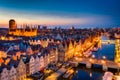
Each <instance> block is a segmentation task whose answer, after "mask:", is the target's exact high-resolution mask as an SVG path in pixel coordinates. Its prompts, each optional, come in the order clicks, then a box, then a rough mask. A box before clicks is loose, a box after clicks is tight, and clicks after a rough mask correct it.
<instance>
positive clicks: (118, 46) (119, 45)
mask: <svg viewBox="0 0 120 80" xmlns="http://www.w3.org/2000/svg"><path fill="white" fill-rule="evenodd" d="M115 51H116V55H115V62H120V40H119V39H116V43H115Z"/></svg>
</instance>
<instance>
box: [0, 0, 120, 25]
mask: <svg viewBox="0 0 120 80" xmlns="http://www.w3.org/2000/svg"><path fill="white" fill-rule="evenodd" d="M10 19H15V20H16V22H17V24H18V25H21V24H32V25H34V24H40V25H80V26H91V27H92V26H94V27H95V26H96V27H97V26H98V27H99V26H104V27H106V26H107V27H111V26H119V25H120V0H0V27H8V21H9V20H10Z"/></svg>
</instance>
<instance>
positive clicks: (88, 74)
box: [72, 36, 115, 80]
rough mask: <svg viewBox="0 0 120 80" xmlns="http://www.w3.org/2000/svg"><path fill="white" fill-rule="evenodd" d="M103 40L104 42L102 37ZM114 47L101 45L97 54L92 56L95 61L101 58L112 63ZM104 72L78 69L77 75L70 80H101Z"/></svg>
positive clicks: (112, 45) (94, 53)
mask: <svg viewBox="0 0 120 80" xmlns="http://www.w3.org/2000/svg"><path fill="white" fill-rule="evenodd" d="M102 39H103V40H106V39H107V38H105V37H104V36H103V37H102ZM114 53H115V45H114V44H101V48H99V49H98V51H97V52H93V55H94V56H95V58H97V59H102V58H103V56H105V57H106V59H108V60H111V61H114ZM103 74H104V72H101V71H100V72H99V71H95V70H94V71H93V70H88V69H79V68H78V71H77V73H76V74H75V75H74V76H73V78H72V80H102V77H103Z"/></svg>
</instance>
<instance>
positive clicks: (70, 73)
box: [63, 69, 74, 78]
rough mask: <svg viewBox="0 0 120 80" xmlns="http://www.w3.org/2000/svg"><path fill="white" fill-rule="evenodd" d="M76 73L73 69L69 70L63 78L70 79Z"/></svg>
mask: <svg viewBox="0 0 120 80" xmlns="http://www.w3.org/2000/svg"><path fill="white" fill-rule="evenodd" d="M73 73H74V70H73V69H69V70H67V72H66V73H65V74H64V76H63V78H69V77H70V76H71V75H72V74H73Z"/></svg>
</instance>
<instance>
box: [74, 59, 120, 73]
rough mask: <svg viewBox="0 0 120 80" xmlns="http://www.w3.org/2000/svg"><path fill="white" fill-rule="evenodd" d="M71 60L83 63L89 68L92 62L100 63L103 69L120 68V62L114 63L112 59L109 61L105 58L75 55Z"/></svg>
mask: <svg viewBox="0 0 120 80" xmlns="http://www.w3.org/2000/svg"><path fill="white" fill-rule="evenodd" d="M72 62H73V63H76V64H85V65H86V67H87V68H91V67H92V65H94V64H97V65H101V66H102V69H103V70H104V71H106V70H108V68H112V69H117V70H119V69H120V63H116V62H114V61H110V60H106V59H95V58H78V57H75V58H74V59H73V61H72Z"/></svg>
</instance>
